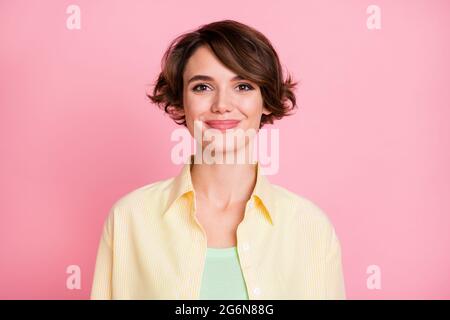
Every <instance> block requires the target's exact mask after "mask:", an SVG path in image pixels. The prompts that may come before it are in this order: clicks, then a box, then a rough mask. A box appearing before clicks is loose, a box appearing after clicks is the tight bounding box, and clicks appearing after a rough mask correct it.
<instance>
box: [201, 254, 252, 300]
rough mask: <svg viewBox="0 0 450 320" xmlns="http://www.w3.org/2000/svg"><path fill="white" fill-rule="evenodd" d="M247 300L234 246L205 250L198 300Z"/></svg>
mask: <svg viewBox="0 0 450 320" xmlns="http://www.w3.org/2000/svg"><path fill="white" fill-rule="evenodd" d="M221 299H223V300H248V294H247V287H246V285H245V280H244V276H243V275H242V270H241V265H240V264H239V256H238V252H237V248H236V246H234V247H229V248H207V251H206V261H205V269H204V270H203V278H202V287H201V290H200V300H221Z"/></svg>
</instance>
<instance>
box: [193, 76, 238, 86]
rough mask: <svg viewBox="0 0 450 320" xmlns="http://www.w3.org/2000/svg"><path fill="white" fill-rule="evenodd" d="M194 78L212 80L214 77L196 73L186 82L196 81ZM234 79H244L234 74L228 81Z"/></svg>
mask: <svg viewBox="0 0 450 320" xmlns="http://www.w3.org/2000/svg"><path fill="white" fill-rule="evenodd" d="M196 80H203V81H214V78H212V77H210V76H205V75H203V74H197V75H195V76H193V77H192V78H190V79H189V81H188V82H187V83H188V84H189V83H191V82H192V81H196ZM236 80H245V79H244V78H243V77H241V76H239V75H237V76H234V77H233V78H231V79H230V81H236Z"/></svg>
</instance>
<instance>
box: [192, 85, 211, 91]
mask: <svg viewBox="0 0 450 320" xmlns="http://www.w3.org/2000/svg"><path fill="white" fill-rule="evenodd" d="M199 87H200V88H208V86H206V85H204V84H198V85H196V86H195V87H193V88H192V91H204V90H197V88H199Z"/></svg>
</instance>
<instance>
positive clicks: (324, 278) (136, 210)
mask: <svg viewBox="0 0 450 320" xmlns="http://www.w3.org/2000/svg"><path fill="white" fill-rule="evenodd" d="M191 161H192V157H191ZM256 170H257V179H256V184H255V188H254V190H253V193H252V195H251V198H250V199H249V201H248V202H247V205H246V208H245V214H244V218H243V220H242V221H241V223H240V224H239V226H238V228H237V250H238V254H239V261H240V265H241V268H242V273H243V276H244V279H245V283H246V287H247V291H248V296H249V300H254V299H261V300H264V299H346V297H345V286H344V277H343V272H342V263H341V247H340V242H339V240H338V237H337V235H336V233H335V229H334V227H333V225H332V224H331V221H330V219H329V218H328V217H327V215H326V214H325V213H324V212H323V211H322V210H321V209H320V208H319V207H318V206H317V205H315V204H314V203H313V202H312V201H310V200H308V199H306V198H304V197H301V196H299V195H296V194H295V193H292V192H290V191H288V190H287V189H284V188H282V187H280V186H277V185H275V184H271V183H270V182H269V180H268V179H267V178H266V176H264V175H262V174H261V169H260V164H259V163H257V166H256ZM206 249H207V240H206V233H205V231H204V229H203V228H202V226H201V225H200V223H199V222H198V220H197V218H196V216H195V191H194V189H193V186H192V180H191V174H190V164H189V163H188V164H185V165H184V166H183V168H182V170H181V172H180V174H179V175H178V176H176V177H172V178H170V179H166V180H161V181H157V182H155V183H152V184H149V185H146V186H143V187H141V188H138V189H136V190H134V191H132V192H130V193H128V194H126V195H124V196H123V197H122V198H120V199H119V200H117V201H116V203H115V204H114V205H113V206H112V208H111V210H110V212H109V214H108V216H107V218H106V220H105V223H104V226H103V232H102V235H101V239H100V243H99V247H98V251H97V258H96V265H95V271H94V279H93V284H92V291H91V299H171V300H172V299H187V300H188V299H189V300H197V299H199V297H200V289H201V281H202V275H203V270H204V265H205V257H206Z"/></svg>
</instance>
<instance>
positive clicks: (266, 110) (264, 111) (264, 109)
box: [262, 107, 272, 116]
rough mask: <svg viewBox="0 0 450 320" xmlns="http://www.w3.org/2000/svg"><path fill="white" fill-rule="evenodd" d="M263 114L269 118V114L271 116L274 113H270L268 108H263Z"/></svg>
mask: <svg viewBox="0 0 450 320" xmlns="http://www.w3.org/2000/svg"><path fill="white" fill-rule="evenodd" d="M262 113H263V114H265V115H266V116H268V115H269V114H271V113H272V112H271V111H269V110H268V109H266V107H263V112H262Z"/></svg>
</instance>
